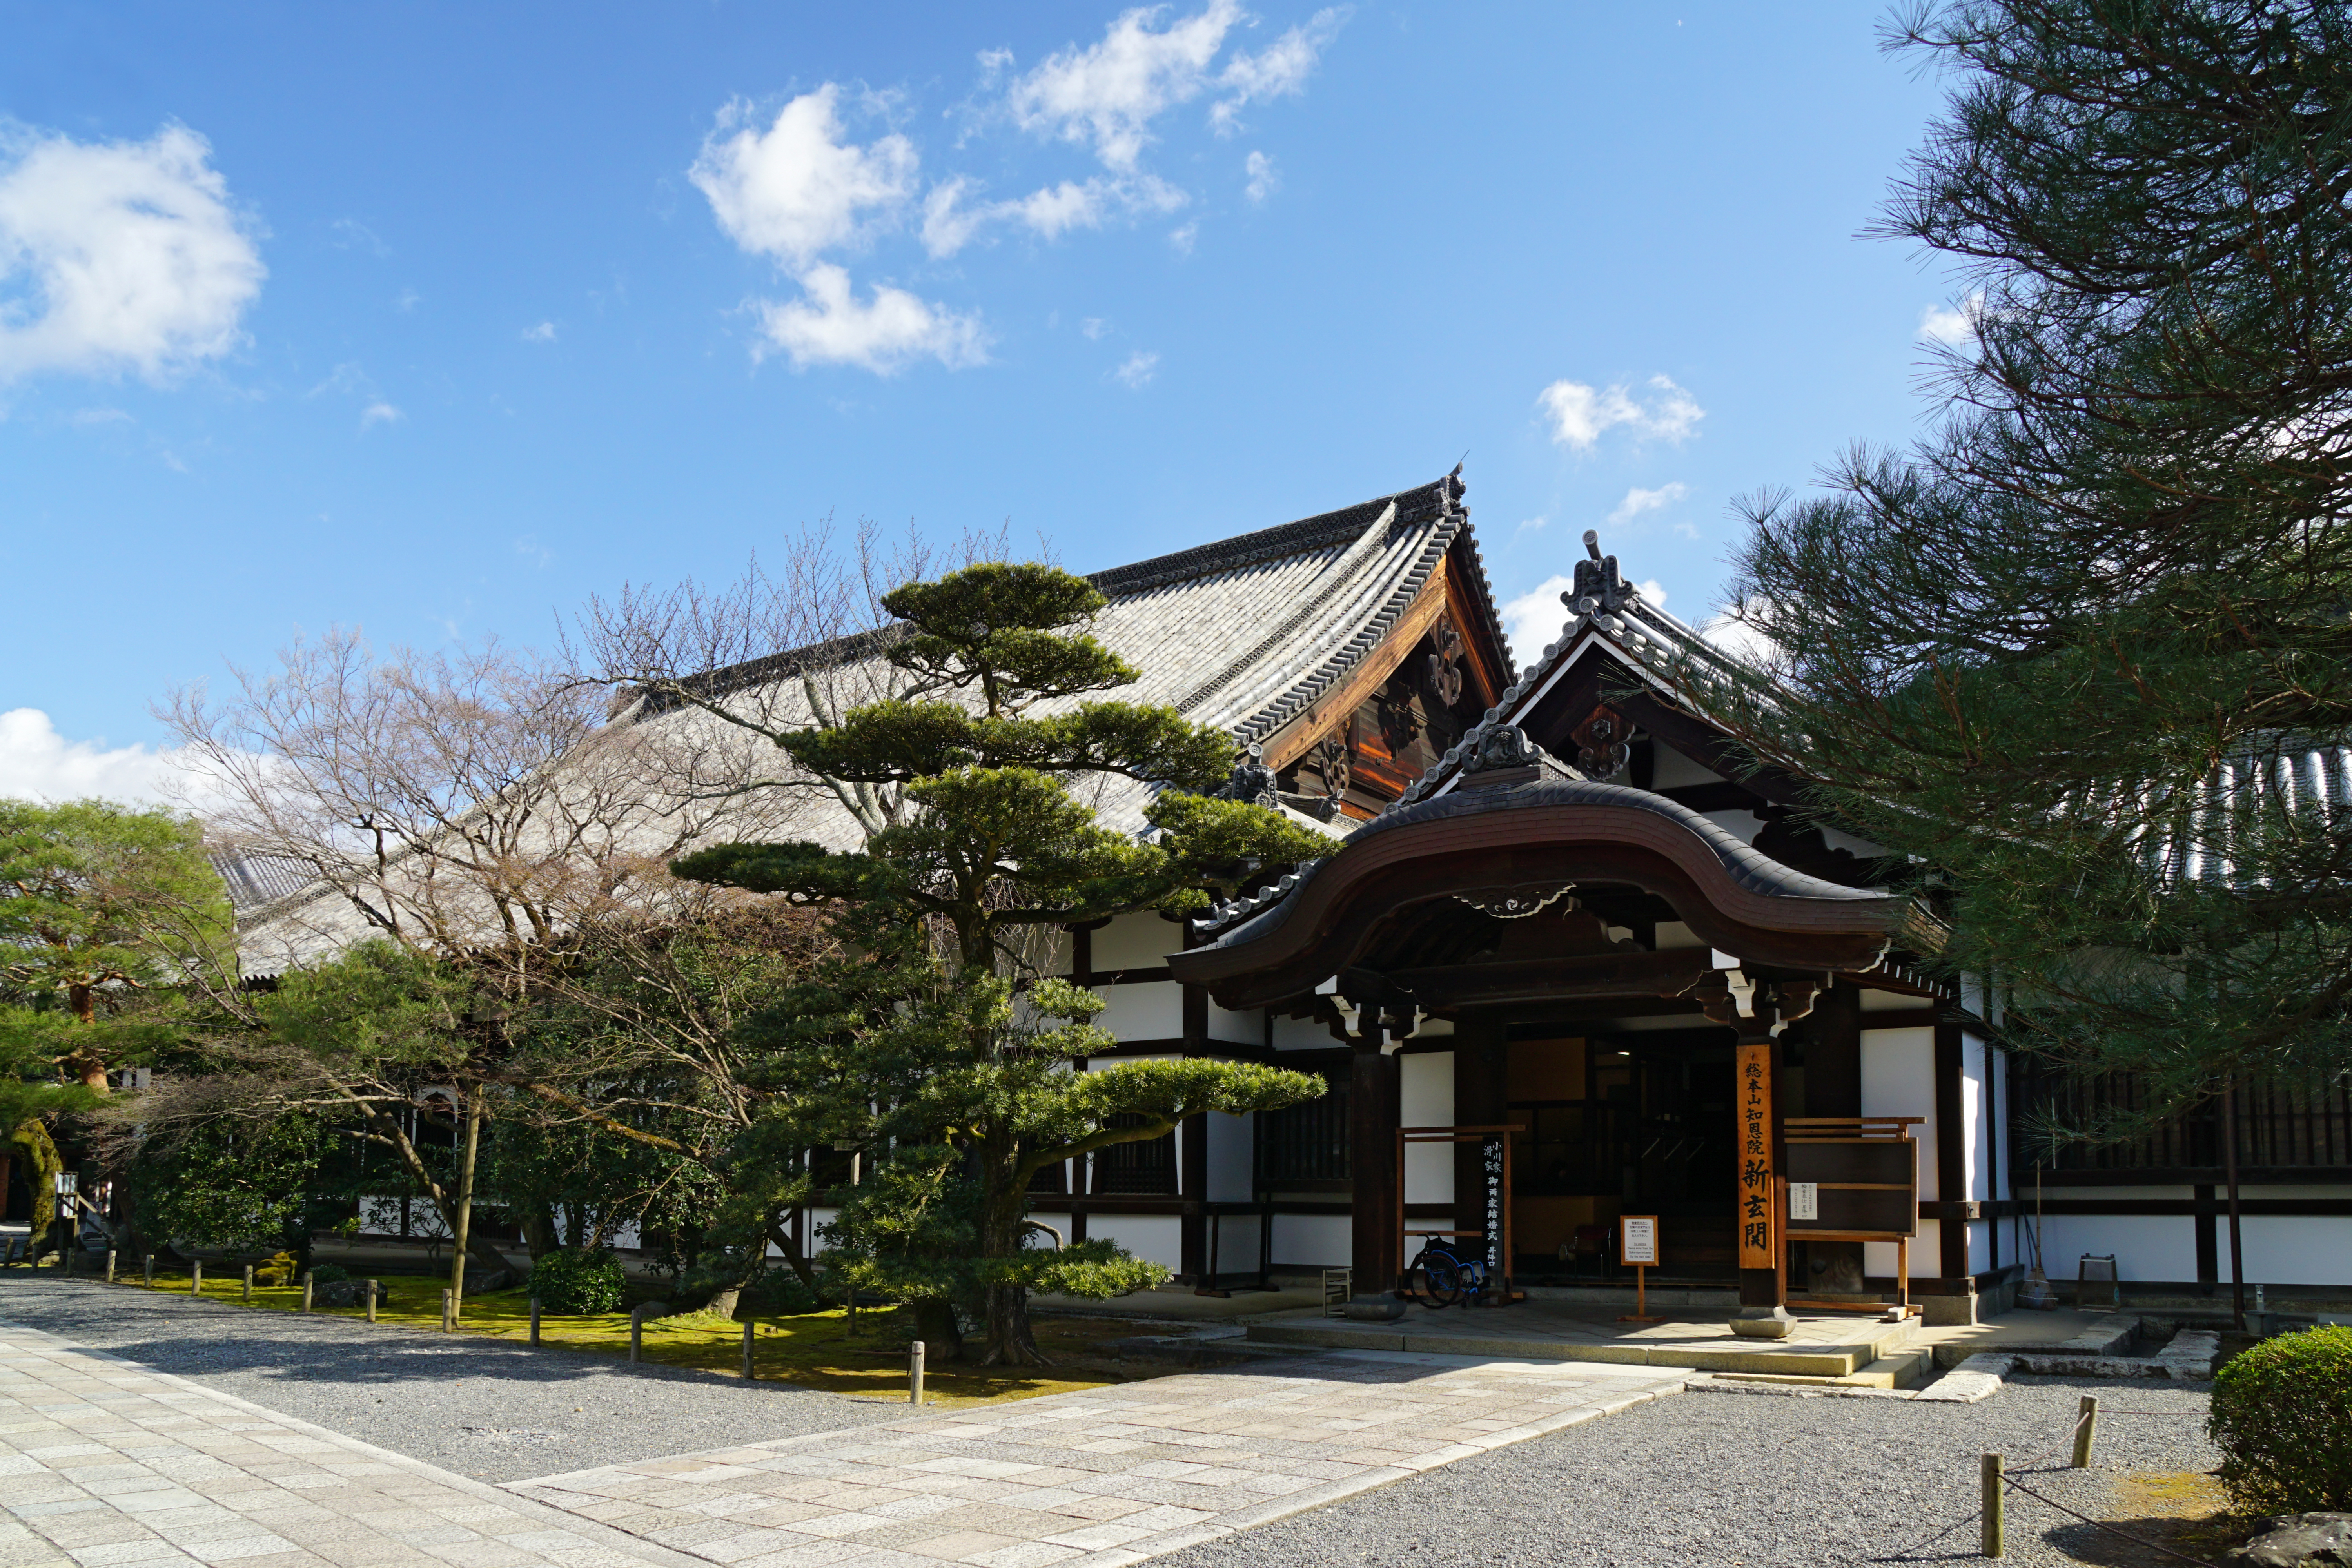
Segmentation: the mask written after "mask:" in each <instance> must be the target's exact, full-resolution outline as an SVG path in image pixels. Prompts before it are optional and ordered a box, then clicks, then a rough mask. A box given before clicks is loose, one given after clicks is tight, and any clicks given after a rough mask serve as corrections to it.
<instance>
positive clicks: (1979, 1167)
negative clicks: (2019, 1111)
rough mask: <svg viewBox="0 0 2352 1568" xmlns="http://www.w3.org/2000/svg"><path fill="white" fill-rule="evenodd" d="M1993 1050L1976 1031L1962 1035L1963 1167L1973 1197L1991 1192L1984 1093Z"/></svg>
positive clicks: (1987, 1107) (1989, 1135) (1988, 1124)
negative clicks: (1972, 1033) (1986, 1046)
mask: <svg viewBox="0 0 2352 1568" xmlns="http://www.w3.org/2000/svg"><path fill="white" fill-rule="evenodd" d="M1989 1055H1990V1052H1988V1051H1987V1050H1986V1049H1985V1043H1984V1042H1983V1041H1982V1040H1980V1039H1979V1038H1977V1037H1975V1036H1974V1035H1967V1034H1964V1035H1962V1036H1961V1037H1960V1121H1961V1125H1962V1126H1963V1127H1964V1128H1965V1129H1966V1130H1967V1134H1968V1142H1966V1143H1965V1144H1964V1145H1963V1146H1962V1148H1961V1152H1960V1159H1961V1166H1960V1169H1961V1172H1962V1174H1963V1177H1964V1179H1965V1181H1966V1183H1967V1186H1968V1195H1969V1196H1970V1197H1972V1198H1989V1197H1990V1196H1992V1162H1991V1160H1990V1151H1991V1149H1992V1121H1991V1114H1990V1106H1991V1101H1990V1100H1989V1099H1988V1098H1987V1096H1986V1094H1985V1058H1986V1057H1987V1056H1989Z"/></svg>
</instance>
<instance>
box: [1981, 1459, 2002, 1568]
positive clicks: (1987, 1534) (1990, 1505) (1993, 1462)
mask: <svg viewBox="0 0 2352 1568" xmlns="http://www.w3.org/2000/svg"><path fill="white" fill-rule="evenodd" d="M2002 1490H2003V1488H2002V1485H2001V1478H2000V1455H1999V1454H1987V1455H1986V1456H1985V1457H1984V1458H1983V1459H1982V1460H1981V1461H1980V1462H1979V1466H1978V1469H1977V1507H1978V1510H1979V1514H1978V1521H1977V1555H1978V1556H1979V1557H2000V1556H2002V1555H2003V1554H2004V1553H2003V1552H2002V1550H2001V1539H2000V1502H2001V1497H2000V1494H2001V1492H2002Z"/></svg>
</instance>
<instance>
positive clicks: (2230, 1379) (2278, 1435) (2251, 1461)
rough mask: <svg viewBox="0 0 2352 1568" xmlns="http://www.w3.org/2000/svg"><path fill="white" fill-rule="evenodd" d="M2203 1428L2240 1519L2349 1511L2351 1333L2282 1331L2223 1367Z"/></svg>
mask: <svg viewBox="0 0 2352 1568" xmlns="http://www.w3.org/2000/svg"><path fill="white" fill-rule="evenodd" d="M2206 1430H2207V1431H2208V1432H2209V1433H2210V1434H2211V1436H2212V1438H2213V1442H2214V1444H2215V1445H2216V1446H2217V1447H2220V1449H2221V1454H2222V1459H2221V1484H2222V1486H2223V1487H2225V1488H2227V1489H2229V1493H2230V1502H2231V1507H2233V1508H2234V1509H2236V1510H2237V1511H2238V1512H2240V1513H2242V1514H2247V1515H2253V1514H2276V1513H2317V1512H2323V1511H2336V1510H2352V1328H2341V1327H2337V1328H2317V1329H2311V1330H2308V1331H2305V1332H2303V1333H2299V1334H2281V1335H2279V1336H2278V1337H2277V1338H2275V1339H2270V1340H2265V1341H2263V1342H2262V1343H2261V1344H2258V1345H2256V1346H2254V1347H2253V1348H2252V1350H2249V1351H2247V1352H2244V1353H2243V1354H2242V1355H2239V1356H2237V1357H2236V1358H2234V1359H2233V1360H2231V1362H2230V1363H2229V1364H2228V1365H2226V1366H2224V1367H2222V1368H2221V1371H2220V1372H2218V1373H2215V1374H2214V1376H2213V1411H2212V1415H2210V1417H2209V1418H2208V1419H2207V1422H2206Z"/></svg>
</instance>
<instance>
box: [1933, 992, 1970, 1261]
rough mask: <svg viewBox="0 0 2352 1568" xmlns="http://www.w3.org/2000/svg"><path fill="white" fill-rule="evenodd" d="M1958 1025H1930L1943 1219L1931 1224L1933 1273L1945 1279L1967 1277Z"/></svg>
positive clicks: (1966, 1183)
mask: <svg viewBox="0 0 2352 1568" xmlns="http://www.w3.org/2000/svg"><path fill="white" fill-rule="evenodd" d="M1961 1103H1962V1101H1961V1098H1960V1026H1958V1024H1938V1025H1937V1026H1936V1202H1937V1204H1938V1205H1940V1206H1941V1209H1942V1212H1943V1214H1944V1215H1945V1216H1947V1217H1944V1218H1941V1219H1938V1220H1937V1222H1936V1239H1937V1266H1936V1272H1937V1273H1938V1274H1941V1275H1942V1276H1943V1277H1944V1278H1945V1279H1948V1280H1953V1279H1967V1278H1968V1277H1969V1222H1968V1221H1966V1220H1964V1219H1953V1218H1950V1217H1949V1216H1950V1215H1956V1214H1958V1213H1961V1212H1962V1210H1961V1209H1960V1207H1959V1205H1961V1204H1962V1203H1964V1202H1966V1201H1967V1199H1968V1196H1969V1161H1968V1155H1969V1145H1968V1137H1969V1131H1968V1129H1969V1123H1968V1118H1967V1117H1965V1116H1964V1115H1962V1114H1961V1110H1960V1107H1961Z"/></svg>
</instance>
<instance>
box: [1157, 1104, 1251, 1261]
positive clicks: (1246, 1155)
mask: <svg viewBox="0 0 2352 1568" xmlns="http://www.w3.org/2000/svg"><path fill="white" fill-rule="evenodd" d="M1208 1115H1209V1181H1208V1188H1207V1191H1206V1192H1205V1193H1204V1194H1202V1195H1203V1196H1204V1197H1206V1198H1207V1199H1208V1200H1209V1201H1210V1202H1211V1203H1213V1204H1245V1203H1247V1202H1249V1201H1250V1199H1251V1197H1252V1196H1253V1195H1255V1194H1252V1193H1251V1191H1250V1176H1251V1170H1250V1159H1251V1154H1252V1149H1251V1143H1250V1119H1249V1118H1248V1117H1246V1116H1228V1115H1226V1114H1225V1113H1224V1112H1223V1111H1222V1110H1212V1111H1210V1112H1209V1113H1208ZM1176 1142H1177V1144H1178V1146H1179V1147H1180V1148H1181V1146H1182V1144H1183V1142H1184V1140H1183V1138H1182V1137H1181V1135H1179V1137H1178V1138H1177V1140H1176ZM1225 1223H1226V1224H1227V1225H1229V1226H1230V1225H1231V1224H1232V1223H1233V1222H1232V1221H1231V1220H1227V1221H1226V1222H1225ZM1252 1245H1253V1246H1255V1243H1252Z"/></svg>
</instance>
